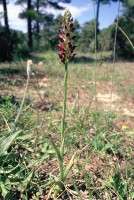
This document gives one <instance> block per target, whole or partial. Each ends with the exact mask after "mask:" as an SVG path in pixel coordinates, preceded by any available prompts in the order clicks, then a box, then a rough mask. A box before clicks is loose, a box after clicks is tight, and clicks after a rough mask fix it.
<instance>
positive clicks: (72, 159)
mask: <svg viewBox="0 0 134 200" xmlns="http://www.w3.org/2000/svg"><path fill="white" fill-rule="evenodd" d="M76 153H77V151H76V152H75V153H74V155H73V156H72V158H71V160H70V161H69V163H68V165H67V166H66V168H65V171H64V179H65V178H66V177H67V175H68V173H69V171H70V169H71V167H72V165H73V161H74V157H75V155H76Z"/></svg>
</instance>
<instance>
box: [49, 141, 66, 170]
mask: <svg viewBox="0 0 134 200" xmlns="http://www.w3.org/2000/svg"><path fill="white" fill-rule="evenodd" d="M51 144H52V146H53V148H54V150H55V153H56V155H57V158H58V162H59V165H60V167H63V166H62V165H63V158H62V157H61V154H60V151H59V149H58V148H57V146H56V145H55V144H54V143H53V142H52V141H51Z"/></svg>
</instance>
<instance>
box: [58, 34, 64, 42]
mask: <svg viewBox="0 0 134 200" xmlns="http://www.w3.org/2000/svg"><path fill="white" fill-rule="evenodd" d="M59 38H60V41H61V42H64V41H65V38H64V37H63V35H62V34H59Z"/></svg>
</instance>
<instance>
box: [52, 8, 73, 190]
mask: <svg viewBox="0 0 134 200" xmlns="http://www.w3.org/2000/svg"><path fill="white" fill-rule="evenodd" d="M75 28H76V27H75V26H74V24H73V18H72V16H71V13H70V11H68V10H67V11H65V14H64V16H63V20H62V22H61V27H60V30H59V40H60V43H59V44H58V45H57V46H58V48H59V51H60V53H59V58H60V60H61V62H62V63H63V64H64V68H65V73H64V101H63V112H62V119H61V145H60V148H58V147H57V145H55V144H54V143H53V142H52V145H53V148H54V150H55V152H56V154H57V158H58V163H59V170H60V178H59V181H58V185H59V186H60V188H61V189H63V188H64V182H65V180H66V177H67V175H68V173H69V171H70V168H71V167H72V164H73V159H74V156H75V154H74V155H73V157H72V158H71V160H70V162H69V163H68V165H67V166H66V167H65V168H64V165H63V162H64V147H65V118H66V101H67V80H68V64H69V62H70V61H72V60H73V59H74V57H75V55H76V54H75V53H74V50H75V48H76V46H74V45H73V41H74V39H75V37H76V36H74V35H73V32H74V30H75Z"/></svg>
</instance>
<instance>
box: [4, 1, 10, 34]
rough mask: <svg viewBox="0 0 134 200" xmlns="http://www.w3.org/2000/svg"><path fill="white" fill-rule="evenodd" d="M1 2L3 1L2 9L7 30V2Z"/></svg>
mask: <svg viewBox="0 0 134 200" xmlns="http://www.w3.org/2000/svg"><path fill="white" fill-rule="evenodd" d="M2 3H3V10H4V22H5V29H6V30H7V31H8V32H9V24H8V14H7V2H6V0H3V1H2Z"/></svg>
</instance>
